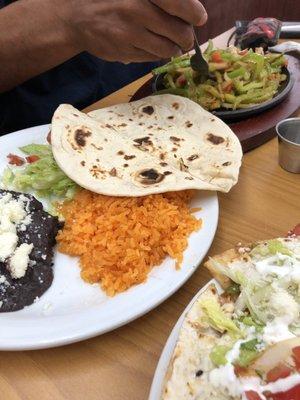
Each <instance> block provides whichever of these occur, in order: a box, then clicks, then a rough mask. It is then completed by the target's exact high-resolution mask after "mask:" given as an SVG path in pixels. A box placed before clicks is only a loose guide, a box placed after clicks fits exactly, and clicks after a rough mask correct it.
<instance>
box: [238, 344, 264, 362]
mask: <svg viewBox="0 0 300 400" xmlns="http://www.w3.org/2000/svg"><path fill="white" fill-rule="evenodd" d="M259 344H260V342H259V341H258V340H257V339H251V340H249V341H248V342H244V343H242V344H241V346H240V354H239V357H238V359H237V361H236V364H238V365H239V366H241V367H247V366H248V365H249V364H251V362H252V361H253V360H255V358H256V357H257V356H258V354H259V352H258V350H257V346H258V345H259Z"/></svg>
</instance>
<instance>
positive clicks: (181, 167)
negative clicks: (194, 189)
mask: <svg viewBox="0 0 300 400" xmlns="http://www.w3.org/2000/svg"><path fill="white" fill-rule="evenodd" d="M179 168H180V171H182V172H186V171H188V170H189V167H188V166H187V165H185V163H184V161H183V159H182V158H180V159H179Z"/></svg>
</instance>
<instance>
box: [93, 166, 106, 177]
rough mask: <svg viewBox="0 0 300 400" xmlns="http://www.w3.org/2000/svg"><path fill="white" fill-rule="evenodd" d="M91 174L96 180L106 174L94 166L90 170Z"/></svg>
mask: <svg viewBox="0 0 300 400" xmlns="http://www.w3.org/2000/svg"><path fill="white" fill-rule="evenodd" d="M90 173H91V174H92V176H93V177H94V178H96V179H98V178H99V176H100V175H103V174H104V173H105V171H103V170H102V169H101V168H100V167H98V166H97V165H93V166H92V168H90Z"/></svg>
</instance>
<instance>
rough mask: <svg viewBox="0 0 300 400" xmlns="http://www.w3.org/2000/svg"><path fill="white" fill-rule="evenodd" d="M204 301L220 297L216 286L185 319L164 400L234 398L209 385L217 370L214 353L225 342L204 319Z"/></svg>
mask: <svg viewBox="0 0 300 400" xmlns="http://www.w3.org/2000/svg"><path fill="white" fill-rule="evenodd" d="M204 298H216V299H218V298H219V293H218V290H217V288H216V286H215V284H213V283H212V284H210V285H209V286H208V287H207V288H206V289H205V290H204V291H203V292H202V293H201V295H200V296H199V297H198V298H197V300H196V301H195V303H194V304H193V305H192V307H191V309H190V310H189V311H188V313H187V315H186V316H185V319H184V321H183V324H182V326H181V329H180V333H179V338H178V341H177V343H176V346H175V349H174V352H173V356H172V359H171V361H170V364H169V368H168V371H167V374H166V377H165V383H164V388H163V392H162V396H161V399H162V400H183V399H184V400H196V399H197V400H229V399H232V397H230V396H227V395H225V394H224V393H222V392H221V391H219V390H218V389H216V388H215V387H213V386H212V385H211V384H210V382H209V372H210V371H211V370H212V369H213V368H215V367H214V365H213V363H212V361H211V360H210V353H211V351H212V350H213V348H214V347H215V346H217V345H218V344H220V340H221V339H220V335H219V334H218V333H217V331H215V330H214V329H212V328H210V327H209V326H208V325H207V324H206V323H204V322H202V320H201V319H202V316H203V312H202V309H201V306H200V303H201V301H202V300H203V299H204ZM222 344H224V343H222Z"/></svg>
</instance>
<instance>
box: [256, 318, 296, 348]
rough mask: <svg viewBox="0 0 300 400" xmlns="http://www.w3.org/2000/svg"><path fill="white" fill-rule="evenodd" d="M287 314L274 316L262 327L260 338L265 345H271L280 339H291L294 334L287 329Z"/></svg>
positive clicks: (288, 321)
mask: <svg viewBox="0 0 300 400" xmlns="http://www.w3.org/2000/svg"><path fill="white" fill-rule="evenodd" d="M289 323H290V319H289V316H288V315H287V316H281V317H276V318H275V319H274V320H273V321H272V322H268V323H267V324H266V326H265V327H264V331H263V334H262V339H263V341H264V342H265V343H266V344H267V345H272V344H275V343H277V342H280V341H281V340H287V339H292V338H293V337H295V335H294V334H293V333H292V332H291V331H290V330H289Z"/></svg>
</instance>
